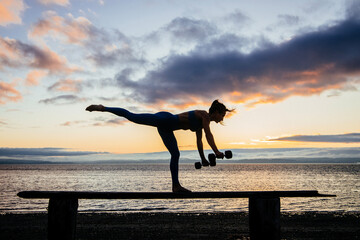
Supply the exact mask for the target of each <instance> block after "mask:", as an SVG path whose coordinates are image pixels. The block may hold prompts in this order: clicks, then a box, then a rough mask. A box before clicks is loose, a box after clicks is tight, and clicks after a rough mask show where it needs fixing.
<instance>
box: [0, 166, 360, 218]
mask: <svg viewBox="0 0 360 240" xmlns="http://www.w3.org/2000/svg"><path fill="white" fill-rule="evenodd" d="M359 173H360V164H218V166H216V167H211V168H210V167H207V168H203V169H201V170H195V169H194V166H193V165H192V164H181V165H180V173H179V177H180V182H181V183H182V185H183V186H184V187H186V188H189V189H191V190H192V191H287V190H288V191H290V190H318V191H319V192H320V193H324V194H336V195H337V197H332V198H282V199H281V211H287V212H298V211H341V212H351V211H360V174H359ZM0 183H1V185H0V213H12V212H45V211H46V210H47V205H48V200H46V199H22V198H19V197H17V195H16V194H17V193H18V192H20V191H31V190H38V191H41V190H42V191H124V192H136V191H151V192H158V191H165V192H169V191H171V178H170V171H169V166H168V164H117V165H115V164H114V165H100V164H93V165H80V164H79V165H75V164H69V165H53V164H49V165H36V164H34V165H33V164H31V165H0ZM247 210H248V200H247V199H173V200H82V199H80V200H79V211H80V212H92V211H99V212H107V211H111V212H142V211H163V212H176V211H179V212H214V211H215V212H224V211H247Z"/></svg>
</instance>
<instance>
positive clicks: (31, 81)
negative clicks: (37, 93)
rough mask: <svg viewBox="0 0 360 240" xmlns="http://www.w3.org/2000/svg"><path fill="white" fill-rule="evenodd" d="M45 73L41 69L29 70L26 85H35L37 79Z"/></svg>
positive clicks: (45, 73)
mask: <svg viewBox="0 0 360 240" xmlns="http://www.w3.org/2000/svg"><path fill="white" fill-rule="evenodd" d="M46 75H47V72H46V71H43V70H33V71H31V72H29V73H28V74H27V76H26V79H25V83H26V85H28V86H31V85H32V86H35V85H38V84H39V81H40V80H41V79H42V78H43V77H44V76H46Z"/></svg>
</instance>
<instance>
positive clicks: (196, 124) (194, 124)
mask: <svg viewBox="0 0 360 240" xmlns="http://www.w3.org/2000/svg"><path fill="white" fill-rule="evenodd" d="M189 123H190V130H191V131H193V132H196V131H197V130H200V129H201V128H202V122H201V120H199V119H197V118H196V116H195V111H190V112H189Z"/></svg>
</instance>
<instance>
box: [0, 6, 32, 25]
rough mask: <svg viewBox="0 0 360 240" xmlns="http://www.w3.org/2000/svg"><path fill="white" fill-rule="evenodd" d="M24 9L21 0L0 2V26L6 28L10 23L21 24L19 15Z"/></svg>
mask: <svg viewBox="0 0 360 240" xmlns="http://www.w3.org/2000/svg"><path fill="white" fill-rule="evenodd" d="M25 8H26V6H25V4H24V2H23V1H22V0H2V1H0V26H7V25H9V24H11V23H14V24H21V23H22V20H21V14H22V12H23V11H24V10H25Z"/></svg>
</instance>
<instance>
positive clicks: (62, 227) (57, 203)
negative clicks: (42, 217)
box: [48, 198, 78, 240]
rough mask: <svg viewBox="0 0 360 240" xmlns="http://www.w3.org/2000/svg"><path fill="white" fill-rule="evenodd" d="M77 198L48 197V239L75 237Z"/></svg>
mask: <svg viewBox="0 0 360 240" xmlns="http://www.w3.org/2000/svg"><path fill="white" fill-rule="evenodd" d="M77 209H78V199H76V198H75V199H59V198H50V200H49V208H48V239H49V240H54V239H63V240H65V239H66V240H67V239H69V240H70V239H71V240H72V239H75V230H76V215H77Z"/></svg>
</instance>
